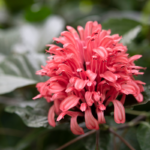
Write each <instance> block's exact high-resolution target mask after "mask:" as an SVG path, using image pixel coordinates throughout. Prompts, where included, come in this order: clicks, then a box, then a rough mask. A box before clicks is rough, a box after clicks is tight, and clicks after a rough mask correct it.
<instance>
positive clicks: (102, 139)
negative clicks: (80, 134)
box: [83, 129, 111, 150]
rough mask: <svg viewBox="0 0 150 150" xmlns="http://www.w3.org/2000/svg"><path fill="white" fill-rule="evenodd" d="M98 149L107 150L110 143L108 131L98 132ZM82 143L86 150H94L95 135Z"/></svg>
mask: <svg viewBox="0 0 150 150" xmlns="http://www.w3.org/2000/svg"><path fill="white" fill-rule="evenodd" d="M99 132H100V133H99V149H100V150H108V148H109V143H110V139H111V137H110V133H109V132H108V131H102V130H101V129H100V131H99ZM83 143H84V145H85V147H86V149H87V150H95V148H96V133H94V134H93V135H91V136H89V137H87V138H85V139H83Z"/></svg>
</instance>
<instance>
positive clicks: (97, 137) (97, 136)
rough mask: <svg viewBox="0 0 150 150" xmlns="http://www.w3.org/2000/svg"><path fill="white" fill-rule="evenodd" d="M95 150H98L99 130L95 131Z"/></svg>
mask: <svg viewBox="0 0 150 150" xmlns="http://www.w3.org/2000/svg"><path fill="white" fill-rule="evenodd" d="M96 150H99V130H97V131H96Z"/></svg>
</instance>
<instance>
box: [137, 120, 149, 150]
mask: <svg viewBox="0 0 150 150" xmlns="http://www.w3.org/2000/svg"><path fill="white" fill-rule="evenodd" d="M137 139H138V142H139V144H140V147H141V149H142V150H149V149H150V142H149V139H150V125H149V124H148V123H146V122H143V123H141V125H140V126H139V127H138V129H137Z"/></svg>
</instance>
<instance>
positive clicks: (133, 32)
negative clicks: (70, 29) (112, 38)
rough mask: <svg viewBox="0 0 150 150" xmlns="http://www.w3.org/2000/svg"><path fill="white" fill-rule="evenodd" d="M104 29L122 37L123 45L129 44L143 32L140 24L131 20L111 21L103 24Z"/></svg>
mask: <svg viewBox="0 0 150 150" xmlns="http://www.w3.org/2000/svg"><path fill="white" fill-rule="evenodd" d="M102 27H103V29H107V30H108V29H111V33H112V34H119V35H120V36H122V41H121V42H123V44H128V43H129V42H130V41H131V40H133V39H134V38H135V37H136V36H137V34H138V33H139V32H140V31H141V26H140V23H139V22H137V21H135V20H130V19H110V20H108V21H106V22H104V23H102Z"/></svg>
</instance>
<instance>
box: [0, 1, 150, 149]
mask: <svg viewBox="0 0 150 150" xmlns="http://www.w3.org/2000/svg"><path fill="white" fill-rule="evenodd" d="M149 6H150V0H148V1H146V0H143V1H140V0H126V1H124V0H120V1H117V0H112V1H110V0H100V1H99V0H87V1H86V0H71V1H70V0H49V1H48V0H36V1H33V0H21V1H20V0H13V1H11V0H0V149H1V150H31V149H33V148H34V149H36V150H48V149H50V150H55V149H56V148H58V147H60V146H61V145H63V144H65V143H66V142H68V141H70V140H72V139H74V138H77V137H76V136H75V135H73V134H72V133H71V131H70V127H69V125H68V124H67V123H63V122H62V123H60V124H58V125H57V127H55V128H52V127H50V126H49V125H48V123H47V113H48V109H49V107H50V105H49V104H48V103H47V102H46V101H45V100H44V99H40V100H36V101H33V100H32V98H33V97H34V96H36V95H37V93H38V92H37V91H36V89H35V84H36V83H37V82H42V81H45V80H46V79H45V78H44V77H40V76H37V75H36V74H35V72H36V71H37V70H39V69H40V68H41V66H42V65H44V64H45V62H46V60H47V54H46V53H45V50H44V49H46V47H45V45H46V44H49V43H52V39H53V37H58V36H59V34H60V32H61V31H62V30H65V25H72V26H74V27H75V28H76V27H77V25H84V24H85V22H86V21H88V20H97V21H99V22H100V23H101V24H102V27H103V29H111V33H112V34H115V33H118V34H119V35H121V36H122V42H123V43H124V44H125V45H127V47H128V50H129V54H130V55H135V54H142V55H143V58H141V59H140V60H139V61H138V62H137V65H139V66H144V67H147V70H146V71H145V74H144V75H142V76H141V77H136V78H137V79H140V80H142V81H144V82H146V83H147V85H146V86H145V92H143V96H144V102H143V103H138V104H137V103H136V102H135V100H134V98H133V97H131V96H130V95H129V96H127V99H128V103H125V106H126V108H127V109H126V112H127V115H126V124H125V125H126V126H125V127H124V128H123V127H122V129H119V127H120V126H121V125H118V124H116V123H115V122H114V121H113V114H112V113H111V110H110V113H109V114H106V115H108V116H107V117H106V122H107V123H106V125H101V126H100V133H99V135H100V138H99V148H100V150H112V149H115V147H116V149H118V150H128V149H129V148H128V147H127V146H126V145H125V144H124V143H122V142H121V141H120V139H118V138H117V137H116V136H114V135H113V134H111V133H110V132H109V127H111V128H113V129H114V130H115V132H116V133H117V134H118V135H120V136H121V137H123V138H124V139H125V140H126V141H128V143H130V144H131V145H132V146H133V147H134V148H135V149H136V150H150V142H149V138H150V116H149V108H150V102H149V101H150V86H149V84H150V80H149V76H150V59H149V58H150V51H149V50H150V21H149V20H150V18H149V14H150V11H149V10H150V9H149ZM112 109H113V108H112ZM140 115H145V117H144V118H142V119H141V120H142V122H141V120H140V121H138V122H136V124H135V122H134V121H133V119H134V118H135V117H137V116H140ZM80 126H82V127H83V128H84V127H85V125H84V124H83V123H80ZM84 130H85V133H88V132H89V131H88V130H87V129H84ZM95 143H96V133H93V134H91V135H90V136H87V137H85V138H83V139H81V140H80V141H77V142H76V143H74V144H72V145H70V146H68V147H66V148H65V150H69V149H71V150H80V149H82V150H95Z"/></svg>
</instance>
